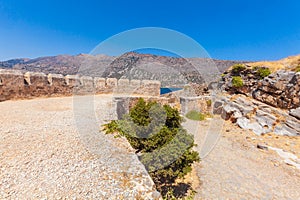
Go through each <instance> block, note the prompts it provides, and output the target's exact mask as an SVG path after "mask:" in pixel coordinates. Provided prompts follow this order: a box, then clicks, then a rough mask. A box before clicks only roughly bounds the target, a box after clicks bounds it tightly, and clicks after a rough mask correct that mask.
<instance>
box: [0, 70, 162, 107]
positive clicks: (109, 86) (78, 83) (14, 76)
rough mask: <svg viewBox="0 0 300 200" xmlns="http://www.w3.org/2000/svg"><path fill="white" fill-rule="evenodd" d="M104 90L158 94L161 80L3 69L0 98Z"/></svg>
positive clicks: (138, 94) (61, 94) (73, 93)
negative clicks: (64, 74)
mask: <svg viewBox="0 0 300 200" xmlns="http://www.w3.org/2000/svg"><path fill="white" fill-rule="evenodd" d="M105 93H116V94H126V95H137V96H159V95H160V82H158V81H150V80H142V81H140V80H128V79H119V80H117V79H116V78H106V79H105V78H100V77H88V76H77V75H67V76H63V75H61V74H48V75H46V74H44V73H37V72H26V73H22V72H21V71H17V70H4V69H0V101H5V100H10V99H27V98H34V97H52V96H71V95H86V94H105Z"/></svg>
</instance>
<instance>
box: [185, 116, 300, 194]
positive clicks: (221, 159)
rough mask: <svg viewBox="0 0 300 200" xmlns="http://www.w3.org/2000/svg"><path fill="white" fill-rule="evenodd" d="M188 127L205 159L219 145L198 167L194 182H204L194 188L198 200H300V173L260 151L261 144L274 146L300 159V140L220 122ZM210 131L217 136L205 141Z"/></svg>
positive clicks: (199, 123) (270, 151)
mask: <svg viewBox="0 0 300 200" xmlns="http://www.w3.org/2000/svg"><path fill="white" fill-rule="evenodd" d="M185 127H187V128H188V129H190V131H191V132H192V133H194V134H195V141H196V143H197V144H198V146H197V147H196V149H197V150H198V151H199V152H201V153H202V155H206V154H205V152H208V151H207V149H210V148H207V146H212V145H211V144H214V141H217V143H216V145H215V146H213V148H212V150H211V151H210V153H209V154H207V156H205V157H203V158H202V161H201V163H200V164H196V165H195V168H194V169H195V173H194V174H195V176H194V179H196V178H198V179H200V184H198V185H194V187H196V188H197V189H196V191H197V194H196V197H195V199H291V200H296V199H300V190H299V188H300V169H296V168H295V167H294V166H290V165H287V164H286V163H285V162H284V159H283V158H281V157H280V156H279V155H278V154H277V153H276V152H274V151H272V150H270V149H269V150H261V149H258V148H257V144H261V145H264V146H272V147H276V148H282V149H283V150H285V151H287V152H292V153H294V154H296V155H298V156H299V153H300V138H299V137H287V136H277V135H265V136H257V135H255V134H254V133H252V132H251V131H245V130H242V129H240V128H239V127H237V126H235V125H234V124H232V123H230V122H223V121H221V120H220V121H219V120H218V119H217V120H207V121H203V122H195V121H190V120H189V121H187V122H186V123H185ZM197 128H198V131H195V129H197ZM208 129H210V130H213V131H212V133H213V134H214V136H213V137H212V138H210V139H205V138H206V133H207V130H208ZM214 129H215V130H214ZM219 130H220V132H218V131H219ZM210 134H211V133H210ZM209 140H211V141H209ZM204 141H206V142H204ZM207 141H208V142H207ZM207 144H209V145H207ZM203 150H204V151H203ZM298 158H299V157H298ZM299 161H300V160H299Z"/></svg>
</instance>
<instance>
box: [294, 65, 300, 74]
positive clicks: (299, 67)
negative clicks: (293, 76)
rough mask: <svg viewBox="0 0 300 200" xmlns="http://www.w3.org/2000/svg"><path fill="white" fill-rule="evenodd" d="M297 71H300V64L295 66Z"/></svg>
mask: <svg viewBox="0 0 300 200" xmlns="http://www.w3.org/2000/svg"><path fill="white" fill-rule="evenodd" d="M295 72H300V64H299V65H298V66H297V67H296V68H295Z"/></svg>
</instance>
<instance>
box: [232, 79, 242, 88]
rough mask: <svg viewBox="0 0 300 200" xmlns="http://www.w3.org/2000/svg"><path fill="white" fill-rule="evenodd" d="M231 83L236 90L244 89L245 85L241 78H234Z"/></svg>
mask: <svg viewBox="0 0 300 200" xmlns="http://www.w3.org/2000/svg"><path fill="white" fill-rule="evenodd" d="M231 83H232V86H233V87H236V88H239V87H243V85H244V82H243V79H242V77H240V76H233V77H232V81H231Z"/></svg>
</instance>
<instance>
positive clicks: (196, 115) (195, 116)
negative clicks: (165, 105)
mask: <svg viewBox="0 0 300 200" xmlns="http://www.w3.org/2000/svg"><path fill="white" fill-rule="evenodd" d="M185 116H186V118H188V119H191V120H195V121H203V120H205V115H204V114H202V113H201V112H198V111H196V110H192V111H190V112H188V113H187V114H186V115H185Z"/></svg>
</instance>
